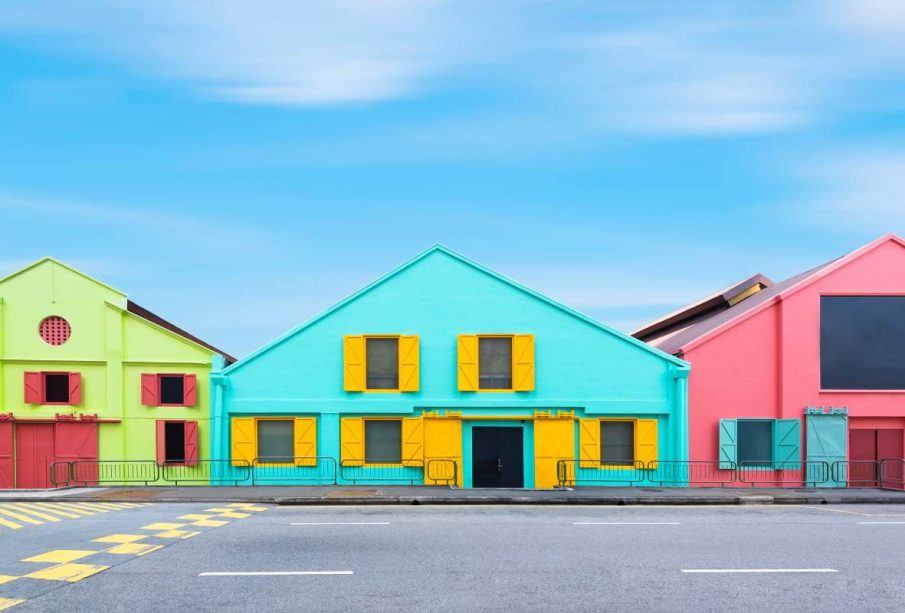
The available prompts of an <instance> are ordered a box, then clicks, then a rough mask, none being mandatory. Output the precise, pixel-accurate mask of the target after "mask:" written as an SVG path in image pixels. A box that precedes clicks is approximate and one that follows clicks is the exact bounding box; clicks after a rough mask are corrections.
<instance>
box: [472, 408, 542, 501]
mask: <svg viewBox="0 0 905 613" xmlns="http://www.w3.org/2000/svg"><path fill="white" fill-rule="evenodd" d="M474 427H479V428H485V427H491V428H521V429H522V470H523V471H524V475H522V483H523V484H524V489H533V488H534V420H532V419H521V420H519V419H501V420H490V419H472V420H470V419H468V418H463V419H462V465H463V466H462V469H463V470H462V473H463V474H462V487H468V488H471V487H474V485H473V483H474V481H473V480H472V462H473V461H474V454H473V450H472V432H471V430H472V428H474Z"/></svg>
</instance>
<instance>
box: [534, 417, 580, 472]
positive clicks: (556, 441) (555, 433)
mask: <svg viewBox="0 0 905 613" xmlns="http://www.w3.org/2000/svg"><path fill="white" fill-rule="evenodd" d="M574 459H575V422H574V421H573V420H572V419H571V418H561V417H547V416H538V417H537V418H535V420H534V487H536V488H552V487H554V486H556V485H559V474H558V472H557V471H558V468H559V461H560V460H574ZM567 468H568V466H567Z"/></svg>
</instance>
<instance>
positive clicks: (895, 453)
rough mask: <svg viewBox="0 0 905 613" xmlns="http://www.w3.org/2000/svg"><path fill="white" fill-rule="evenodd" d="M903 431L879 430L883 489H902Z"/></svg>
mask: <svg viewBox="0 0 905 613" xmlns="http://www.w3.org/2000/svg"><path fill="white" fill-rule="evenodd" d="M903 434H905V433H903V432H902V430H877V461H878V462H883V460H887V461H886V462H883V464H882V466H883V470H882V474H883V483H882V484H881V487H894V488H898V489H902V487H903V485H905V484H903V479H902V477H903V475H902V473H903V470H902V469H903V463H905V462H903V460H902V458H903V455H902V438H903Z"/></svg>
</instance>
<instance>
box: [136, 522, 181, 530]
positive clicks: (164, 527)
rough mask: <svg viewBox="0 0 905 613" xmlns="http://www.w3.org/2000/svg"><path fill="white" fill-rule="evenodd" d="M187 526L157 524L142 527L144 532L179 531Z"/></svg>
mask: <svg viewBox="0 0 905 613" xmlns="http://www.w3.org/2000/svg"><path fill="white" fill-rule="evenodd" d="M184 527H185V524H170V523H166V522H160V523H157V524H148V525H147V526H142V528H141V529H142V530H178V529H179V528H184Z"/></svg>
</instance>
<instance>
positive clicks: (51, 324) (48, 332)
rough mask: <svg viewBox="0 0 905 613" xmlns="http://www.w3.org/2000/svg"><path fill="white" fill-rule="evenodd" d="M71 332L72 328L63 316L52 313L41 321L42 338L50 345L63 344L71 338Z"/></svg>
mask: <svg viewBox="0 0 905 613" xmlns="http://www.w3.org/2000/svg"><path fill="white" fill-rule="evenodd" d="M70 334H72V328H70V327H69V322H68V321H66V320H65V319H63V318H62V317H57V316H56V315H51V316H50V317H45V318H44V321H42V322H41V338H42V339H43V340H44V342H45V343H47V344H48V345H54V346H56V345H62V344H63V343H65V342H66V341H68V340H69V335H70Z"/></svg>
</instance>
